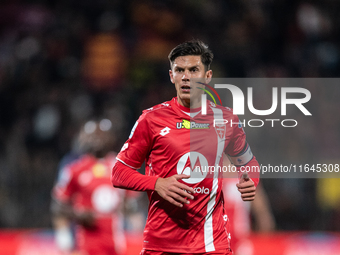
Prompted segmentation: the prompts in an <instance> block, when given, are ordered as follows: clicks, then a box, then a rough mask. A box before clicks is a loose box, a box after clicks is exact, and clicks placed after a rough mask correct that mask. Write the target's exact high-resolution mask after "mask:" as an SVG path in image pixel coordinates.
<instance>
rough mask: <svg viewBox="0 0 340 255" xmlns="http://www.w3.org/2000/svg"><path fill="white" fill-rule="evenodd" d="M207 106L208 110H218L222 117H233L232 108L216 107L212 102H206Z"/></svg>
mask: <svg viewBox="0 0 340 255" xmlns="http://www.w3.org/2000/svg"><path fill="white" fill-rule="evenodd" d="M208 105H209V107H210V109H212V110H213V111H214V109H220V110H221V111H222V112H223V114H224V115H230V116H231V115H234V111H233V109H232V108H230V107H227V106H223V105H217V104H215V103H214V102H212V101H208Z"/></svg>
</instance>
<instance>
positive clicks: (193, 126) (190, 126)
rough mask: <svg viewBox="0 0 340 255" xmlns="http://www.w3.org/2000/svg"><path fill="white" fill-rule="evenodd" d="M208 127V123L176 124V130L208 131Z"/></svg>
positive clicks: (187, 122) (185, 121) (185, 122)
mask: <svg viewBox="0 0 340 255" xmlns="http://www.w3.org/2000/svg"><path fill="white" fill-rule="evenodd" d="M209 127H210V124H209V123H196V122H195V121H191V122H190V121H189V120H184V119H183V120H182V122H177V123H176V128H177V129H181V128H185V129H208V128H209Z"/></svg>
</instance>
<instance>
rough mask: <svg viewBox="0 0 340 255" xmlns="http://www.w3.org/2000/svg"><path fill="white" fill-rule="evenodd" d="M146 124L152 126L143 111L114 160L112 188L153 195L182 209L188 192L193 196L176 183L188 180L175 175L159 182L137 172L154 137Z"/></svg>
mask: <svg viewBox="0 0 340 255" xmlns="http://www.w3.org/2000/svg"><path fill="white" fill-rule="evenodd" d="M149 121H150V122H151V120H148V117H147V111H144V113H143V114H142V115H141V116H140V118H139V119H138V121H137V122H136V124H135V125H134V127H133V128H132V130H131V134H130V136H129V139H128V140H127V141H126V143H125V144H124V145H123V148H122V149H121V151H120V152H119V154H118V156H117V162H116V164H115V166H114V167H113V169H112V175H111V181H112V184H113V186H115V187H118V188H125V189H131V190H136V191H156V192H157V193H158V194H159V195H160V196H161V197H162V198H163V199H165V200H166V201H168V202H170V203H172V204H174V205H176V206H179V207H182V206H183V203H188V202H187V199H186V198H190V199H192V198H193V196H192V195H190V194H189V193H188V192H187V191H189V192H191V193H194V190H193V189H192V188H191V187H189V186H187V185H185V184H183V183H180V182H179V180H180V179H183V178H188V176H186V175H174V176H171V177H169V178H161V177H157V176H147V175H143V174H141V173H139V172H137V171H136V170H137V169H139V168H140V167H141V165H142V163H143V162H144V161H145V159H146V158H147V155H149V154H150V151H151V150H152V147H153V143H154V138H155V135H154V134H155V133H157V132H154V131H153V129H152V127H153V126H152V123H151V124H149Z"/></svg>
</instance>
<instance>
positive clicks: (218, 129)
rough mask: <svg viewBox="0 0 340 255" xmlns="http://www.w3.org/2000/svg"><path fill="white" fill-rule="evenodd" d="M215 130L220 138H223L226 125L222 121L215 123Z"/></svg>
mask: <svg viewBox="0 0 340 255" xmlns="http://www.w3.org/2000/svg"><path fill="white" fill-rule="evenodd" d="M215 131H216V133H217V135H218V136H219V138H220V139H224V138H225V132H226V125H225V124H224V123H220V124H216V125H215Z"/></svg>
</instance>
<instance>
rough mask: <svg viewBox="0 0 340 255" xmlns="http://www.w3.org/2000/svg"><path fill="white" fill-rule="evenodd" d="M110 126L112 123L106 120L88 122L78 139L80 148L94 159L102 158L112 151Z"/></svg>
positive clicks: (113, 140) (112, 139) (112, 136)
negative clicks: (94, 157)
mask: <svg viewBox="0 0 340 255" xmlns="http://www.w3.org/2000/svg"><path fill="white" fill-rule="evenodd" d="M108 125H109V126H108ZM111 125H112V123H111V122H110V121H109V120H107V119H104V120H101V121H100V122H96V121H88V122H87V123H86V124H85V125H84V128H83V130H82V132H81V134H80V137H79V140H80V143H81V145H82V148H83V149H84V150H85V151H86V152H88V153H92V154H94V155H95V156H96V157H104V156H105V155H106V154H107V153H108V152H109V151H111V150H112V147H113V145H114V143H115V137H114V135H113V134H112V131H111Z"/></svg>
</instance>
